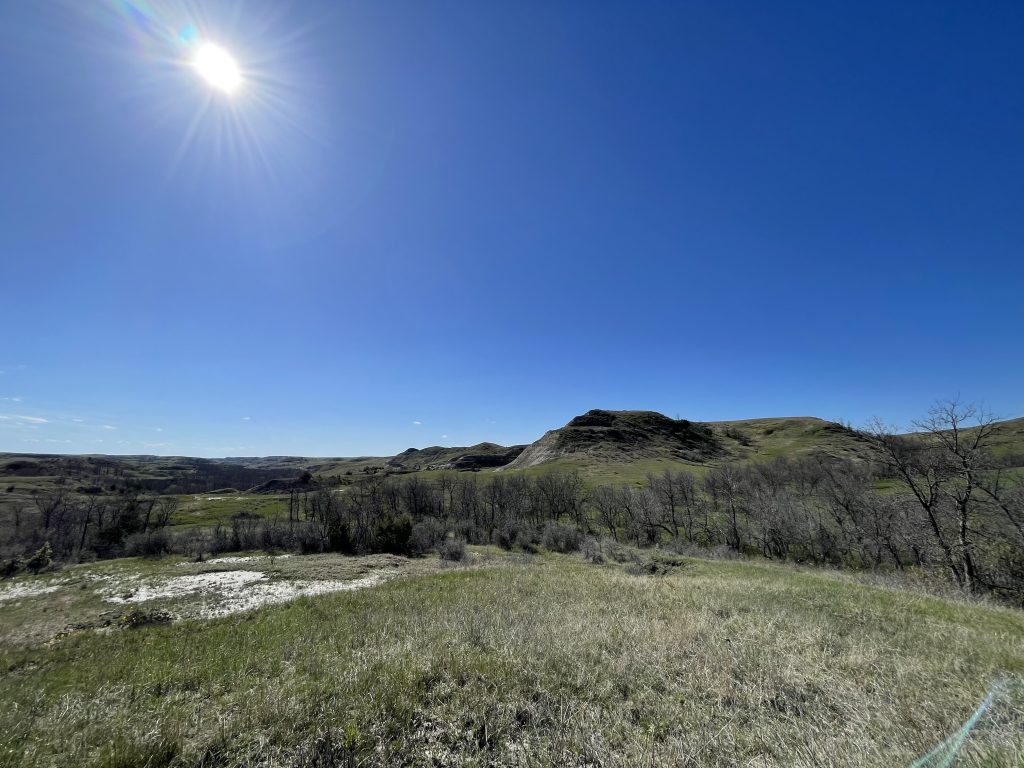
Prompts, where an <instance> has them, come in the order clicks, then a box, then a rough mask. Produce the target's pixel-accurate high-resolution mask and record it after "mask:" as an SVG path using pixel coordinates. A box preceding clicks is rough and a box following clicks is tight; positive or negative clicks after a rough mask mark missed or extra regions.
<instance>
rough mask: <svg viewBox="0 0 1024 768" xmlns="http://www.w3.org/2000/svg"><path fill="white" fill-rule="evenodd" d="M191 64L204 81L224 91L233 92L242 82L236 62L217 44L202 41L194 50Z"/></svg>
mask: <svg viewBox="0 0 1024 768" xmlns="http://www.w3.org/2000/svg"><path fill="white" fill-rule="evenodd" d="M193 64H194V65H195V68H196V70H197V71H198V72H199V74H200V76H202V78H203V79H204V80H205V81H206V82H208V83H209V84H210V85H212V86H213V87H214V88H217V89H218V90H221V91H224V93H227V94H231V93H234V92H235V91H236V90H238V86H240V85H241V84H242V73H241V71H240V70H239V69H238V63H237V62H236V61H235V59H234V57H233V56H232V55H231V54H230V53H228V52H227V51H226V50H224V49H223V48H221V47H220V46H219V45H214V44H213V43H203V44H202V45H201V46H199V50H198V51H196V55H195V59H194V60H193Z"/></svg>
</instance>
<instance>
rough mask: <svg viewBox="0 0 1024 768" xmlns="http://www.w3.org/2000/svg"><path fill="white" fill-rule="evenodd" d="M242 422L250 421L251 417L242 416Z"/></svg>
mask: <svg viewBox="0 0 1024 768" xmlns="http://www.w3.org/2000/svg"><path fill="white" fill-rule="evenodd" d="M242 421H252V416H243V417H242Z"/></svg>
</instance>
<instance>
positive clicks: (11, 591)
mask: <svg viewBox="0 0 1024 768" xmlns="http://www.w3.org/2000/svg"><path fill="white" fill-rule="evenodd" d="M58 589H60V584H10V585H8V586H5V587H0V603H4V602H7V601H8V600H21V599H22V598H24V597H36V596H38V595H46V594H49V593H50V592H56V591H57V590H58Z"/></svg>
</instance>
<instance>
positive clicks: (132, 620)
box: [118, 608, 174, 629]
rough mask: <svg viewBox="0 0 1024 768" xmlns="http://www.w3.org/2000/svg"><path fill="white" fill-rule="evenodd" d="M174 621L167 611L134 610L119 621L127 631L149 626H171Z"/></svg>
mask: <svg viewBox="0 0 1024 768" xmlns="http://www.w3.org/2000/svg"><path fill="white" fill-rule="evenodd" d="M173 620H174V616H172V615H171V614H170V613H168V612H167V611H160V610H145V609H143V608H132V609H131V610H130V611H128V613H126V614H125V615H124V616H122V617H121V618H120V619H118V624H120V625H121V626H122V627H124V628H126V629H136V628H137V627H144V626H146V625H148V624H169V623H170V622H171V621H173Z"/></svg>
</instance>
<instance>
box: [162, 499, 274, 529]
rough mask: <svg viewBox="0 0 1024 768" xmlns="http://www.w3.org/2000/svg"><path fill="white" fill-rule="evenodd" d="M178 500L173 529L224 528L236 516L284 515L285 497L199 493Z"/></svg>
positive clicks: (172, 522) (172, 520) (172, 521)
mask: <svg viewBox="0 0 1024 768" xmlns="http://www.w3.org/2000/svg"><path fill="white" fill-rule="evenodd" d="M179 498H180V500H181V503H180V506H179V507H178V510H177V511H176V512H175V513H174V516H173V517H172V518H171V524H172V525H173V526H197V525H199V526H210V525H214V524H215V523H218V522H221V523H225V524H227V523H229V522H230V520H231V517H232V516H233V515H236V514H238V513H240V512H250V513H252V514H255V515H258V516H260V517H265V518H271V517H286V516H287V515H288V497H287V496H284V495H257V494H252V495H250V494H244V493H239V494H229V495H224V494H217V493H203V494H195V495H192V496H180V497H179Z"/></svg>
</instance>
